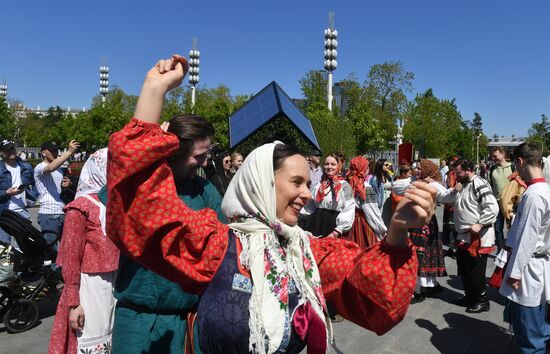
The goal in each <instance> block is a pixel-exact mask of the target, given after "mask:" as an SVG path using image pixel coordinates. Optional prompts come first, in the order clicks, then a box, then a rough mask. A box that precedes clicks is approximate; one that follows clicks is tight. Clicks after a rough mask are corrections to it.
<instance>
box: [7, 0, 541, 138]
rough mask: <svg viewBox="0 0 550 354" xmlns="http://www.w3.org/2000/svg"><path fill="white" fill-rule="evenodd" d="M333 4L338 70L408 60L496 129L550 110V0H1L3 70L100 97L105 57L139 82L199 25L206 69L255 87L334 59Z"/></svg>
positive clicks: (14, 80) (40, 101) (38, 93)
mask: <svg viewBox="0 0 550 354" xmlns="http://www.w3.org/2000/svg"><path fill="white" fill-rule="evenodd" d="M329 11H334V12H335V28H336V29H337V30H338V32H339V50H338V53H339V55H338V56H339V57H338V69H337V70H336V71H335V81H338V80H339V79H343V78H345V77H346V76H347V75H348V74H350V73H355V74H356V75H357V76H358V78H359V79H360V80H361V81H362V80H364V79H365V76H366V74H367V72H368V69H369V67H370V66H371V65H373V64H376V63H382V62H384V61H390V60H391V61H394V60H401V61H403V62H404V64H405V68H406V69H407V70H409V71H412V72H414V73H415V75H416V78H415V81H414V94H416V93H419V92H422V91H424V90H426V89H427V88H433V90H434V93H435V94H436V96H438V97H440V98H448V99H452V98H455V99H456V102H457V105H458V108H459V110H460V112H461V113H462V116H463V117H464V118H465V119H471V118H472V117H473V114H474V112H479V113H480V114H481V116H482V117H483V124H484V131H485V133H486V134H487V135H489V136H491V135H493V134H495V133H497V134H499V135H507V136H509V135H511V134H515V135H516V136H521V135H525V134H526V133H527V130H528V128H529V127H530V126H531V124H532V123H533V122H535V121H540V114H541V113H546V114H550V84H549V83H550V81H549V79H550V27H549V26H548V23H549V19H550V2H549V1H548V0H533V1H531V0H525V1H518V0H514V1H512V0H461V1H445V0H417V1H411V0H394V1H391V0H388V1H353V2H352V1H299V0H294V1H288V0H278V1H266V0H262V1H258V0H256V1H249V0H247V1H194V2H190V1H177V2H162V1H143V0H139V1H137V0H133V1H127V0H116V1H115V0H111V1H106V0H94V1H74V0H73V1H68V0H53V1H43V0H27V1H21V0H2V1H1V2H0V23H1V24H2V32H3V38H2V47H1V49H0V81H2V80H3V79H4V78H6V79H7V83H8V86H9V92H8V95H9V97H10V98H12V99H20V100H22V101H23V102H24V103H25V104H26V105H27V106H29V107H33V108H36V107H37V106H41V107H42V108H44V107H49V106H54V105H59V106H62V107H67V106H71V107H75V108H76V107H83V106H86V107H89V106H90V102H91V98H92V97H93V96H94V95H95V94H96V93H97V92H98V76H99V73H98V70H99V66H100V65H101V63H102V59H103V58H107V61H108V65H109V66H110V68H111V80H110V83H111V85H113V84H114V85H118V86H120V87H121V88H122V89H124V90H125V91H126V92H127V93H130V94H138V93H139V89H140V86H141V82H142V79H143V76H144V74H145V72H146V70H148V69H149V68H150V67H151V66H152V65H153V64H154V63H155V62H156V60H157V59H158V58H160V57H166V56H169V55H170V54H172V53H175V52H179V53H185V54H187V53H188V51H189V49H190V47H191V38H192V37H193V36H197V37H198V38H199V49H200V50H201V75H200V77H201V82H200V84H202V85H206V86H207V87H214V86H217V85H218V84H225V85H227V86H229V87H230V88H231V90H232V93H233V94H250V93H256V92H257V91H258V90H260V89H261V88H262V87H263V86H265V85H266V84H267V83H269V82H270V81H272V80H276V81H277V82H278V83H279V84H280V85H281V86H282V87H283V89H284V90H285V91H286V92H287V93H288V94H289V95H290V96H291V97H300V96H301V92H300V87H299V83H298V81H299V79H300V78H301V77H302V76H303V74H304V73H305V72H306V71H308V70H310V69H322V66H323V58H322V55H323V30H324V28H326V27H327V25H328V12H329Z"/></svg>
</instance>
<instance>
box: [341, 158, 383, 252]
mask: <svg viewBox="0 0 550 354" xmlns="http://www.w3.org/2000/svg"><path fill="white" fill-rule="evenodd" d="M368 166H369V161H368V160H367V159H366V158H364V157H363V156H357V157H354V158H353V159H351V161H350V164H349V168H348V174H347V179H348V183H349V184H350V186H351V188H352V190H353V195H354V197H355V221H354V222H353V226H352V228H351V231H350V232H349V235H348V236H347V239H348V240H350V241H353V242H355V243H357V244H358V245H359V247H361V248H362V249H365V248H367V247H369V246H372V245H374V244H375V243H377V242H379V241H380V240H382V238H384V236H385V235H386V232H387V231H388V230H387V228H386V225H384V221H383V220H382V214H381V213H380V209H379V208H378V204H377V202H376V193H375V192H374V189H373V188H372V187H371V185H370V184H369V183H367V182H365V173H366V171H367V168H368Z"/></svg>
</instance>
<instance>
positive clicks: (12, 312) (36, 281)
mask: <svg viewBox="0 0 550 354" xmlns="http://www.w3.org/2000/svg"><path fill="white" fill-rule="evenodd" d="M0 227H1V228H2V229H4V231H6V233H8V234H9V235H11V236H12V237H14V238H15V240H16V241H17V244H18V246H19V248H20V250H12V251H11V252H9V248H6V249H5V250H4V253H8V254H7V255H5V257H9V258H10V259H11V262H12V263H13V274H12V276H11V278H10V277H7V279H2V280H3V282H1V283H0V319H2V321H3V322H4V325H5V326H6V329H7V331H8V333H19V332H23V331H26V330H28V329H30V328H32V327H33V326H34V325H35V324H36V322H37V321H38V315H39V310H38V304H37V301H38V300H41V299H43V298H46V297H50V298H52V297H54V296H57V295H58V291H57V287H56V285H57V284H58V280H57V279H56V275H55V273H54V271H53V270H52V269H51V267H50V265H51V263H52V261H51V260H47V261H46V259H50V258H51V257H50V256H51V251H50V247H51V245H49V244H48V243H47V242H46V240H45V239H44V237H43V236H42V234H43V232H40V231H38V230H37V229H36V228H35V227H34V226H32V223H31V221H30V220H27V219H25V218H23V217H21V216H20V215H19V214H17V213H15V212H13V211H11V210H3V211H2V212H1V213H0ZM56 241H57V240H56ZM56 241H54V242H56Z"/></svg>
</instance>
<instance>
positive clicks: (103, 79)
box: [99, 65, 109, 105]
mask: <svg viewBox="0 0 550 354" xmlns="http://www.w3.org/2000/svg"><path fill="white" fill-rule="evenodd" d="M108 93H109V67H108V66H107V65H102V66H100V67H99V94H100V95H101V102H102V103H103V105H105V96H107V94H108Z"/></svg>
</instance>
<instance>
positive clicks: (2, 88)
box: [0, 80, 8, 99]
mask: <svg viewBox="0 0 550 354" xmlns="http://www.w3.org/2000/svg"><path fill="white" fill-rule="evenodd" d="M0 96H2V97H4V99H6V97H8V85H7V84H6V80H4V83H3V84H2V85H0Z"/></svg>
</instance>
